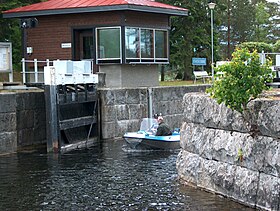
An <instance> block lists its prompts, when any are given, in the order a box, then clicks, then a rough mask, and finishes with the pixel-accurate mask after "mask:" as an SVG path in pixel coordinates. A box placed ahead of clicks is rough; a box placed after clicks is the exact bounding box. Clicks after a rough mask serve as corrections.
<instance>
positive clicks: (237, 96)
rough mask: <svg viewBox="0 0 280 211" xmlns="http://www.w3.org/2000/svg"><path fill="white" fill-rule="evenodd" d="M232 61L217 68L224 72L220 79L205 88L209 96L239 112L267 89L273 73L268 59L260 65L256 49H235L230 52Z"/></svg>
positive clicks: (245, 108)
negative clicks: (251, 50)
mask: <svg viewBox="0 0 280 211" xmlns="http://www.w3.org/2000/svg"><path fill="white" fill-rule="evenodd" d="M232 57H233V58H232V61H231V62H230V63H228V64H225V65H222V66H220V67H219V68H217V71H221V72H224V76H223V77H222V78H221V79H220V80H216V81H215V82H214V84H213V86H212V87H211V88H209V89H207V92H208V93H210V96H211V97H213V98H215V99H216V100H217V102H218V103H219V104H220V103H225V105H226V106H228V107H230V108H231V109H233V110H236V111H238V112H240V113H243V111H244V110H247V104H248V103H249V102H250V101H251V100H253V99H255V98H257V97H258V95H259V94H261V93H262V91H263V90H267V89H268V86H266V83H267V82H271V81H272V79H273V74H272V71H271V69H270V68H269V66H270V63H271V62H270V61H267V63H266V64H264V65H261V63H260V58H259V54H258V53H257V51H254V52H253V53H250V51H249V50H248V49H240V50H239V49H237V50H236V51H235V52H234V53H233V54H232Z"/></svg>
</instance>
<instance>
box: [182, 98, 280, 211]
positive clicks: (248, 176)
mask: <svg viewBox="0 0 280 211" xmlns="http://www.w3.org/2000/svg"><path fill="white" fill-rule="evenodd" d="M279 106H280V101H279V100H274V99H273V98H260V99H257V100H254V101H252V102H251V103H250V104H249V109H250V114H249V115H250V116H249V120H250V121H249V122H248V121H244V119H243V118H242V116H241V115H240V114H239V113H238V112H235V111H232V110H231V109H229V108H227V107H226V106H224V105H223V104H221V105H218V104H217V103H216V101H215V100H213V99H210V98H209V96H207V95H206V94H201V93H195V94H186V95H185V96H184V100H183V109H184V123H183V124H182V127H181V147H182V149H181V151H180V153H179V156H178V159H177V169H178V174H179V177H180V178H181V180H182V181H183V182H186V183H188V184H191V185H194V186H197V187H199V188H202V189H206V190H208V191H211V192H214V193H218V194H221V195H224V196H227V197H229V198H232V199H234V200H237V201H239V202H241V203H244V204H247V205H250V206H252V207H258V208H262V209H267V210H279V209H280V141H279V138H280V136H279V132H280V128H279V125H280V113H279ZM251 128H255V129H256V130H255V133H252V132H251ZM256 131H258V132H257V133H256ZM240 150H242V156H240V154H239V151H240ZM241 157H242V158H241Z"/></svg>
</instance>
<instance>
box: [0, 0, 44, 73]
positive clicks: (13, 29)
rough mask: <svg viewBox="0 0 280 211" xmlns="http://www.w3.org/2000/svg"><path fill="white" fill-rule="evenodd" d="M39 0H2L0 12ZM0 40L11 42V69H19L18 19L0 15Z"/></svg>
mask: <svg viewBox="0 0 280 211" xmlns="http://www.w3.org/2000/svg"><path fill="white" fill-rule="evenodd" d="M0 2H1V1H0ZM38 2H40V0H2V2H1V4H0V13H2V11H6V10H9V9H13V8H16V7H21V6H25V5H28V4H33V3H38ZM0 29H1V30H0V42H11V43H12V50H13V58H12V59H13V69H14V70H16V71H19V70H20V67H21V62H20V61H21V58H22V46H21V42H22V39H21V33H22V31H21V28H20V26H19V20H18V19H3V18H2V16H1V15H0Z"/></svg>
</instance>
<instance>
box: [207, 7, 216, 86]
mask: <svg viewBox="0 0 280 211" xmlns="http://www.w3.org/2000/svg"><path fill="white" fill-rule="evenodd" d="M215 6H216V4H215V3H213V2H210V3H209V4H208V7H209V9H210V11H211V71H212V82H213V83H214V34H213V10H214V8H215Z"/></svg>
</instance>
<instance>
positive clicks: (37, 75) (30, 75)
mask: <svg viewBox="0 0 280 211" xmlns="http://www.w3.org/2000/svg"><path fill="white" fill-rule="evenodd" d="M21 63H22V72H21V73H22V83H23V84H25V83H26V81H27V79H29V80H28V82H30V83H31V82H32V83H44V66H50V65H51V64H52V63H53V62H52V61H50V60H49V59H46V60H45V61H39V60H37V59H34V60H26V59H24V58H22V60H21ZM32 63H33V64H34V65H33V69H31V67H30V65H28V64H32ZM38 64H41V65H39V67H42V71H40V70H39V68H38Z"/></svg>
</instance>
